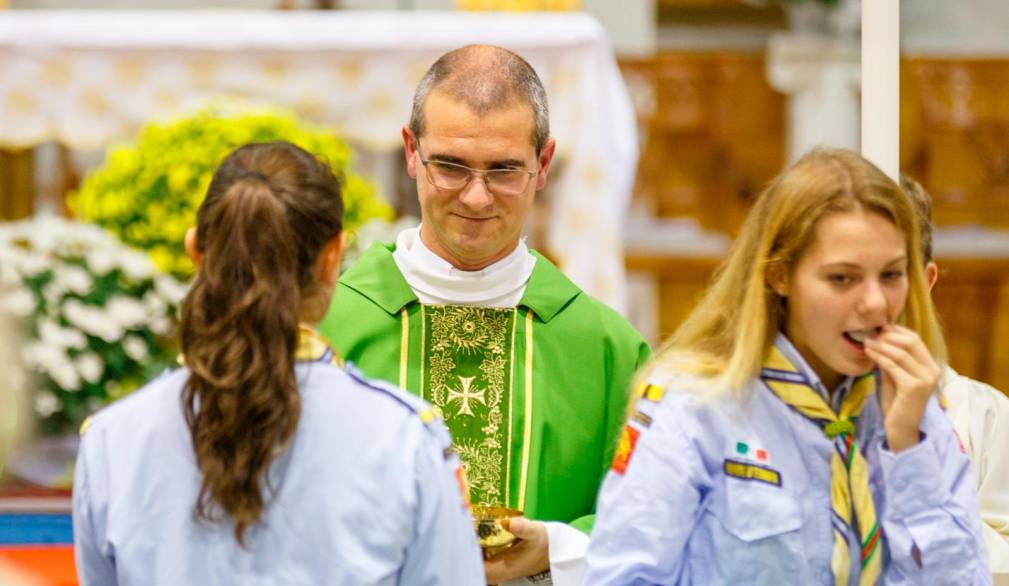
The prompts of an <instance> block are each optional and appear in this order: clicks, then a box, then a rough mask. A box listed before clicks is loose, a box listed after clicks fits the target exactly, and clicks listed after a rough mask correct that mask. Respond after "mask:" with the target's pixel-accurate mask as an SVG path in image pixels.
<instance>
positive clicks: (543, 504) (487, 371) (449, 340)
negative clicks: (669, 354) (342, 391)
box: [319, 244, 649, 531]
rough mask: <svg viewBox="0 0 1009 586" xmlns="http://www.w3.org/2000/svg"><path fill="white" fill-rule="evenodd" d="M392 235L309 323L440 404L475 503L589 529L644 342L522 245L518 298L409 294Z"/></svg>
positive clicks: (377, 371) (362, 361)
mask: <svg viewBox="0 0 1009 586" xmlns="http://www.w3.org/2000/svg"><path fill="white" fill-rule="evenodd" d="M393 249H394V246H393V245H391V244H387V245H382V244H376V245H374V246H372V247H371V248H370V249H369V250H368V251H367V252H366V253H365V254H364V255H363V256H362V257H361V258H360V259H359V260H358V261H357V262H356V263H355V264H354V266H353V267H351V268H350V269H349V270H348V271H347V272H346V273H345V274H344V275H343V276H342V277H341V279H340V282H339V285H338V286H337V289H336V293H335V295H334V296H333V304H332V306H331V307H330V310H329V313H328V314H327V315H326V318H325V320H323V322H322V324H321V326H320V328H319V331H320V333H321V334H322V335H323V336H324V337H325V338H327V339H328V340H329V341H330V343H332V344H333V347H334V349H335V350H336V351H337V352H339V353H340V355H341V356H342V357H343V358H344V359H345V360H347V361H348V362H351V363H353V364H355V365H357V367H358V368H360V369H361V370H362V371H363V372H364V373H365V374H366V375H368V376H370V377H373V378H378V379H383V380H387V381H390V382H392V383H394V384H397V385H399V386H401V387H404V388H406V389H408V390H409V391H410V392H412V393H414V394H416V395H420V396H421V397H423V398H424V399H426V400H427V401H429V402H430V403H431V404H432V405H433V406H434V407H435V408H436V409H437V410H440V411H441V413H442V416H443V417H444V419H445V422H446V424H447V426H448V428H449V430H450V431H451V432H452V437H453V440H454V443H455V447H456V449H457V450H458V452H459V454H460V456H461V458H462V461H463V462H464V463H465V466H466V477H467V480H468V481H469V484H470V498H471V500H472V501H473V502H474V503H482V504H503V505H506V506H509V507H513V508H518V509H521V510H523V511H525V514H526V516H527V517H529V518H530V519H536V520H540V521H563V522H567V523H572V524H574V525H575V526H576V527H578V528H580V529H583V530H586V531H587V530H588V529H590V528H591V523H592V517H591V514H592V512H593V511H594V510H595V500H596V492H597V491H598V489H599V485H600V483H601V481H602V478H603V475H604V474H605V473H606V471H607V470H608V469H609V466H610V462H611V461H612V459H613V453H614V450H615V447H616V444H617V438H618V436H619V431H620V429H621V427H622V425H623V422H624V418H625V413H626V406H627V400H628V387H629V385H630V382H631V377H632V376H633V374H634V372H635V370H636V369H637V368H638V366H640V365H641V364H642V363H643V362H644V360H645V359H646V358H647V357H648V355H649V349H648V346H647V344H645V342H644V340H642V339H641V336H640V335H639V334H638V332H637V331H635V330H634V329H633V328H632V327H631V326H630V324H628V323H627V322H626V321H625V320H624V319H623V318H622V317H620V315H618V314H617V313H616V312H614V311H613V310H612V309H610V308H609V307H608V306H606V305H604V304H603V303H600V302H599V301H596V300H595V299H592V298H591V297H589V296H588V295H586V294H585V293H583V292H582V291H581V290H579V289H578V287H577V286H575V284H574V283H572V282H571V281H570V280H569V279H568V278H567V277H565V276H564V275H563V274H562V273H561V272H560V271H559V270H558V269H557V268H556V267H555V266H554V265H552V264H551V263H550V262H549V261H548V260H546V259H545V258H543V256H541V255H540V254H538V253H536V252H535V251H534V252H533V255H534V256H535V257H536V265H535V268H534V269H533V272H532V276H531V277H530V279H529V283H528V285H527V287H526V291H525V294H524V295H523V296H522V300H521V301H520V302H519V305H518V307H516V308H507V309H501V308H489V307H471V306H460V305H423V304H421V303H420V302H419V301H418V300H417V297H416V295H414V293H413V290H411V289H410V286H409V285H408V284H407V282H406V280H405V279H404V278H403V276H402V274H401V273H400V272H399V268H398V267H397V266H396V263H395V261H394V260H393V256H392V251H393Z"/></svg>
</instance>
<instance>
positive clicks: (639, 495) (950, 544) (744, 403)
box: [586, 334, 991, 586]
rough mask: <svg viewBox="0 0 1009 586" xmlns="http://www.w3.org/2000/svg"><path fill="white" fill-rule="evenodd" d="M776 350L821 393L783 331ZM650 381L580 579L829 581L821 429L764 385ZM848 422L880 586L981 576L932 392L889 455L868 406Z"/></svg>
mask: <svg viewBox="0 0 1009 586" xmlns="http://www.w3.org/2000/svg"><path fill="white" fill-rule="evenodd" d="M775 344H776V345H777V346H778V348H779V349H780V350H781V351H782V353H783V354H784V355H785V356H786V358H788V360H789V361H790V362H792V364H794V365H795V366H796V367H798V369H799V371H800V372H802V373H803V374H804V375H805V376H806V377H807V379H808V380H809V381H810V382H812V386H813V387H814V388H816V389H817V390H819V391H820V393H821V394H822V396H823V397H824V398H825V399H826V397H828V396H829V395H828V393H827V391H826V389H825V388H824V387H823V385H822V384H821V383H820V382H819V379H818V378H817V376H816V374H815V373H814V372H813V370H812V369H811V368H810V367H809V366H808V365H807V364H806V363H805V361H804V360H803V359H802V357H801V356H800V355H799V353H798V351H796V350H795V348H794V347H793V346H792V345H791V344H790V343H789V341H788V340H787V339H786V338H785V337H784V336H783V335H780V334H779V335H778V338H777V340H776V341H775ZM653 382H655V383H657V384H666V383H668V382H670V379H669V378H666V379H665V380H659V378H658V377H656V378H655V380H654V381H653ZM850 387H851V380H848V381H845V383H844V385H843V387H842V388H841V389H839V391H838V392H837V393H836V395H837V403H839V402H840V397H841V396H843V394H844V393H845V392H846V391H847V390H848V389H849V388H850ZM653 388H654V389H656V391H655V392H650V393H647V394H646V395H645V397H643V398H642V399H640V400H639V402H638V405H637V411H636V412H635V413H634V414H633V415H632V417H631V419H630V421H629V423H628V426H629V429H628V432H629V436H628V438H629V439H634V440H636V442H633V441H632V442H630V445H629V446H628V447H630V448H632V451H630V452H629V453H628V455H627V456H626V457H625V458H624V459H623V461H622V462H621V459H620V456H618V459H617V460H616V461H615V462H614V465H615V469H614V470H611V471H610V472H609V474H608V475H607V477H606V479H605V481H604V483H603V488H602V492H601V493H600V496H599V507H598V510H597V516H596V524H595V528H594V529H593V531H592V538H591V541H590V544H589V552H588V573H587V578H586V584H589V585H595V584H605V585H606V586H617V585H621V584H775V585H777V584H804V585H805V584H824V585H827V584H830V585H832V584H834V575H833V573H832V572H831V553H832V551H833V547H834V536H833V529H832V526H831V517H832V508H831V498H830V480H831V469H830V462H831V456H832V450H833V449H834V447H833V444H832V442H831V440H829V439H827V437H826V436H825V435H824V432H823V431H822V430H821V428H820V427H819V426H818V425H817V424H816V423H814V422H812V421H810V420H809V419H807V418H806V417H804V416H803V415H801V414H799V413H798V412H796V411H795V410H793V409H792V408H790V407H788V406H787V405H785V403H783V402H782V401H781V400H780V399H779V398H778V397H777V396H776V395H774V394H773V393H772V392H771V390H770V389H768V388H767V387H766V386H765V385H764V383H763V382H761V381H760V379H757V380H755V381H753V382H752V383H751V384H750V388H748V389H746V391H745V394H744V395H743V397H744V398H743V399H737V398H736V395H727V396H722V397H718V398H715V399H711V400H709V401H707V402H705V401H701V400H699V397H698V395H696V394H695V395H691V394H690V393H689V392H684V391H676V390H674V388H673V387H672V386H670V387H669V388H668V389H667V390H666V391H665V392H664V393H663V392H661V391H660V390H659V389H661V387H653ZM834 408H835V409H836V408H837V405H836V404H835V405H834ZM856 427H857V441H858V444H859V446H861V450H862V453H863V455H864V456H865V458H866V459H867V461H868V467H869V474H870V488H871V491H872V496H873V501H874V503H875V506H876V515H877V518H878V519H880V523H881V525H882V528H883V533H882V535H883V549H882V553H883V560H882V561H883V566H882V567H883V573H882V580H881V582H883V583H886V584H929V585H936V584H955V585H958V586H964V585H967V584H990V583H991V575H990V574H989V573H988V570H987V566H986V563H985V555H984V544H983V542H982V540H981V529H980V521H979V513H978V508H977V503H976V500H975V495H974V481H973V480H972V478H971V475H970V469H969V463H968V460H967V456H966V455H964V454H963V453H962V451H961V449H960V447H959V442H958V440H957V438H956V436H955V434H954V433H953V429H952V427H951V425H950V423H949V421H948V420H947V419H946V417H945V414H944V413H943V412H942V410H941V409H940V407H939V405H938V403H937V402H936V400H935V399H932V400H930V401H929V404H928V407H927V409H926V412H925V416H924V418H923V419H922V424H921V430H922V439H921V442H920V443H919V444H918V445H916V446H914V447H912V448H909V449H907V450H905V451H903V452H901V453H899V454H894V453H893V452H890V451H889V450H888V449H886V448H885V447H884V445H883V442H884V440H885V432H884V429H883V421H882V414H881V411H880V407H879V402H878V400H875V399H872V398H870V399H868V400H867V401H866V402H865V406H864V407H863V410H862V415H861V417H860V418H859V419H858V421H857V423H856ZM625 452H626V450H625ZM726 462H730V463H731V462H737V463H739V464H737V465H730V466H728V467H727V466H726ZM620 468H622V469H623V470H624V472H623V473H622V474H621V473H618V472H617V471H616V470H617V469H620ZM727 468H728V469H729V470H730V471H732V472H733V473H735V474H737V475H738V476H733V475H731V474H730V473H728V472H726V469H727ZM746 471H752V472H753V473H752V474H750V473H749V472H746ZM742 476H747V477H746V478H744V477H742ZM850 531H851V529H850V528H849V533H848V542H849V543H851V544H852V552H851V558H850V559H851V560H852V570H851V575H850V583H851V584H858V576H859V573H860V570H861V565H860V552H859V549H858V547H859V544H858V542H859V539H858V537H857V535H856V534H855V533H851V532H850Z"/></svg>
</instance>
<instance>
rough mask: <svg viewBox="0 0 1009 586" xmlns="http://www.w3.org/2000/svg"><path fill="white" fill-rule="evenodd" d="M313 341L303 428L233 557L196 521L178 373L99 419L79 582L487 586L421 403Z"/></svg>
mask: <svg viewBox="0 0 1009 586" xmlns="http://www.w3.org/2000/svg"><path fill="white" fill-rule="evenodd" d="M334 361H335V358H334V353H333V352H332V350H330V349H329V348H328V347H327V346H326V345H325V344H324V343H322V342H321V340H319V339H316V338H313V337H312V336H311V335H310V334H308V333H307V332H305V331H303V332H302V334H301V337H300V341H299V362H298V363H297V366H296V369H295V370H296V373H297V379H298V386H299V388H300V390H301V401H302V407H301V417H300V419H299V421H298V427H297V430H296V431H295V434H294V437H293V438H292V440H291V443H290V444H289V445H288V447H287V449H286V450H285V451H284V453H283V454H282V455H281V456H280V457H279V458H278V459H277V460H276V461H274V463H273V464H272V466H271V468H270V471H269V477H270V484H271V485H272V486H273V487H274V489H275V490H276V495H275V496H274V497H273V498H272V499H271V498H270V497H267V506H266V508H265V510H264V513H263V516H262V517H261V518H260V520H259V522H258V523H256V524H255V525H253V526H252V527H251V528H250V530H249V531H248V532H247V534H246V547H245V548H242V547H240V546H239V545H238V543H237V541H236V540H235V537H234V532H233V525H232V524H231V523H228V522H222V523H204V522H200V521H197V520H195V518H194V506H195V504H196V499H197V495H198V492H199V488H200V482H201V475H200V470H199V468H198V467H197V465H196V459H195V455H194V453H193V446H192V440H191V437H190V433H189V429H188V427H187V426H186V422H185V419H184V416H183V412H182V406H181V402H180V396H181V391H182V388H183V386H184V385H185V383H186V380H187V378H188V376H189V372H188V371H187V370H186V369H180V370H177V371H175V372H172V373H170V374H167V375H165V376H162V377H161V378H159V379H157V380H156V381H154V382H152V383H150V384H148V385H147V386H146V387H145V388H144V389H142V390H140V391H137V392H136V393H134V394H132V395H130V396H129V397H126V398H125V399H123V400H121V401H118V402H116V403H115V404H113V405H111V406H109V407H108V408H106V409H105V410H103V411H101V412H100V413H98V414H97V415H95V416H94V417H93V419H92V420H91V421H90V422H89V423H88V424H87V426H86V428H85V429H84V430H83V437H82V442H81V448H80V452H79V454H78V459H77V469H76V476H75V480H74V493H73V517H74V540H75V549H76V558H77V570H78V574H79V576H80V578H81V584H82V585H84V586H89V585H102V586H109V585H115V584H121V585H127V584H136V585H141V584H142V585H145V586H147V585H160V584H163V585H173V586H174V585H178V584H201V585H215V584H243V585H264V586H265V585H267V584H270V585H275V584H285V585H288V584H290V585H318V584H347V585H355V586H357V585H371V584H383V585H385V584H446V585H456V584H483V580H484V573H483V567H482V564H481V561H480V553H479V549H478V547H477V544H476V538H475V535H474V531H473V526H472V521H471V520H470V517H469V515H468V511H467V509H466V507H465V504H464V503H463V500H462V495H461V494H460V490H459V485H458V482H457V478H456V471H457V469H458V459H457V457H456V456H455V455H454V454H453V453H452V452H451V450H450V438H449V435H448V433H447V432H446V430H445V428H444V426H443V425H442V423H441V422H440V421H438V420H437V419H436V418H435V417H434V416H433V413H432V412H431V411H430V409H428V407H427V406H426V405H425V404H424V403H423V402H422V401H420V400H417V399H416V398H414V397H411V396H408V395H406V394H405V393H402V392H400V391H398V390H395V389H392V388H390V387H388V386H386V385H384V384H377V383H373V382H369V381H367V380H365V379H364V378H362V377H361V376H360V375H358V374H356V373H354V372H353V371H351V370H342V369H340V368H338V367H337V366H335V365H334V364H332V363H333V362H334Z"/></svg>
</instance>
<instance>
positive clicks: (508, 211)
mask: <svg viewBox="0 0 1009 586" xmlns="http://www.w3.org/2000/svg"><path fill="white" fill-rule="evenodd" d="M424 121H425V124H424V133H423V136H419V137H417V136H414V135H413V132H411V131H410V129H409V127H404V128H403V143H404V146H405V147H406V159H407V172H408V173H409V174H410V177H411V178H413V179H415V180H416V182H417V194H418V196H419V198H420V210H421V233H420V237H421V240H422V241H423V242H424V244H425V245H427V247H428V248H430V249H431V250H432V251H433V252H434V253H435V254H437V255H438V256H440V257H442V258H444V259H445V260H447V261H448V262H450V263H452V265H453V266H455V267H456V268H458V269H462V270H467V271H475V270H479V269H482V268H484V267H486V266H488V265H490V264H492V263H494V262H495V261H498V260H500V259H502V258H504V257H505V256H507V255H508V254H509V253H511V252H512V251H513V250H515V247H516V246H517V245H518V242H519V238H520V237H521V235H522V228H523V226H524V225H525V221H526V216H528V214H529V210H530V208H531V206H532V201H533V196H534V195H535V193H536V191H538V190H540V189H542V188H543V186H544V185H545V184H546V178H547V171H549V169H550V161H551V159H552V157H553V152H554V141H553V140H552V139H551V140H550V141H548V142H547V144H546V145H544V147H543V149H542V150H541V152H540V153H538V154H537V152H536V147H535V145H534V143H533V126H534V123H533V111H532V108H531V107H530V106H529V105H528V104H526V103H523V102H516V103H514V104H511V105H508V106H504V107H502V108H499V109H496V110H492V111H490V112H487V113H485V114H484V115H483V116H481V115H479V114H478V113H477V112H475V111H474V110H473V109H471V108H470V107H469V106H468V105H467V104H465V103H463V102H461V101H458V100H456V99H454V98H452V97H450V96H448V95H446V94H444V93H442V92H439V91H437V90H435V91H434V92H432V93H431V94H430V95H429V96H428V99H427V102H426V103H425V105H424ZM466 168H469V170H467V169H466ZM474 171H478V172H479V171H490V172H491V173H490V174H489V175H488V174H481V173H475V172H474Z"/></svg>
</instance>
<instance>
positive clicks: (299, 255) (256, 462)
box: [180, 142, 343, 546]
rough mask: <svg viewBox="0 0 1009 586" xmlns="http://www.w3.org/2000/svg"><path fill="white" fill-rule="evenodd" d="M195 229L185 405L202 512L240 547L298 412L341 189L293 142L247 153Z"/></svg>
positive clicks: (339, 218)
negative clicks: (306, 343)
mask: <svg viewBox="0 0 1009 586" xmlns="http://www.w3.org/2000/svg"><path fill="white" fill-rule="evenodd" d="M196 220H197V224H196V249H197V250H198V252H199V255H200V259H201V262H200V263H199V265H200V266H199V268H198V271H197V275H196V279H195V281H194V282H193V286H192V288H191V289H190V291H189V294H188V295H187V296H186V298H185V300H184V301H183V303H182V320H181V328H180V329H181V338H182V351H183V354H184V356H185V362H186V365H187V366H188V367H189V369H190V371H191V374H190V375H189V379H188V380H187V382H186V385H185V388H184V389H183V393H182V406H183V410H184V413H185V418H186V423H187V424H188V426H189V430H190V434H191V436H192V440H193V448H194V449H195V451H196V461H197V463H198V465H199V467H200V471H201V472H202V476H203V481H202V485H201V486H200V493H199V498H198V499H197V502H196V509H195V514H196V518H197V519H198V520H203V521H208V522H218V521H221V520H223V519H222V515H221V512H223V513H224V514H225V515H226V516H227V517H228V518H230V519H231V520H232V521H233V522H234V524H235V538H236V539H237V540H238V542H239V544H242V545H243V546H244V543H245V541H244V536H245V532H246V530H247V529H248V528H249V526H250V525H252V524H253V523H255V522H256V521H258V520H259V518H260V516H261V515H262V513H263V510H264V507H265V505H266V500H267V494H266V493H269V494H270V495H271V496H272V494H273V492H274V488H273V487H272V486H271V485H270V482H269V477H268V476H267V471H268V469H269V466H270V464H271V463H272V462H273V460H274V459H275V458H276V457H277V456H278V455H279V454H280V453H282V452H283V450H284V449H285V448H286V446H287V444H288V442H289V441H290V440H291V437H292V436H293V435H294V431H295V429H296V428H297V425H298V419H299V417H300V415H301V399H300V396H299V392H298V385H297V381H296V379H295V372H294V365H295V353H296V351H297V346H298V324H299V321H300V319H299V318H300V316H301V315H302V314H303V312H304V311H305V309H306V306H308V305H310V304H312V303H316V302H317V301H315V300H314V297H318V296H319V289H320V287H319V285H318V283H317V278H316V272H315V265H316V260H317V258H318V256H319V253H320V251H321V250H322V249H323V247H324V246H325V245H326V244H327V243H328V242H330V241H331V240H332V239H333V238H335V237H337V236H339V235H340V231H341V229H342V227H343V200H342V199H341V197H340V183H339V181H338V180H337V178H336V177H335V176H334V175H333V172H332V171H331V170H330V168H329V166H328V165H326V164H324V163H322V162H321V161H319V160H318V159H316V158H315V157H314V156H313V155H311V154H309V153H308V152H306V151H304V150H302V149H300V148H298V147H297V146H295V145H293V144H290V143H286V142H272V143H260V144H248V145H245V146H242V147H240V148H238V149H237V150H235V151H234V152H232V153H231V154H230V155H228V157H227V158H225V159H224V162H222V163H221V166H220V167H219V168H218V169H217V172H216V173H214V177H213V179H212V180H211V182H210V187H209V188H208V189H207V197H206V199H204V200H203V204H202V205H201V206H200V210H199V212H197V216H196ZM325 301H328V300H325ZM325 301H324V302H325Z"/></svg>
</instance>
